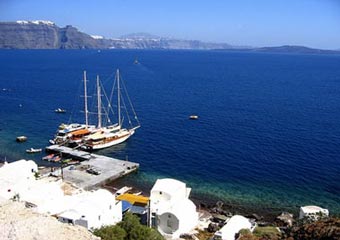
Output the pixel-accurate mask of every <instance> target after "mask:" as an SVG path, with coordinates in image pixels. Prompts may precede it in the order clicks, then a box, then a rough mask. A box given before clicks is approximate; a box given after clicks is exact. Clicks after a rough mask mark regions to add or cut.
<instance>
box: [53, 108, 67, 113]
mask: <svg viewBox="0 0 340 240" xmlns="http://www.w3.org/2000/svg"><path fill="white" fill-rule="evenodd" d="M54 111H55V112H56V113H66V110H65V109H62V108H57V109H55V110H54Z"/></svg>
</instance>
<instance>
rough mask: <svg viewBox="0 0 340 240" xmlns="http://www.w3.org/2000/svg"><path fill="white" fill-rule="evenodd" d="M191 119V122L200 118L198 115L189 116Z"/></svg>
mask: <svg viewBox="0 0 340 240" xmlns="http://www.w3.org/2000/svg"><path fill="white" fill-rule="evenodd" d="M189 119H191V120H197V119H198V116H197V115H191V116H189Z"/></svg>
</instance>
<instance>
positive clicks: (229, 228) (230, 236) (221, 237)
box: [213, 215, 255, 240]
mask: <svg viewBox="0 0 340 240" xmlns="http://www.w3.org/2000/svg"><path fill="white" fill-rule="evenodd" d="M254 228H255V225H254V224H252V223H251V222H250V221H249V219H248V218H245V217H243V216H241V215H235V216H232V217H231V218H230V219H229V220H228V222H227V224H226V225H224V226H223V227H222V228H221V229H220V230H219V231H217V232H216V233H215V234H214V237H213V239H214V240H215V239H216V240H217V239H218V240H235V239H236V237H235V236H236V234H237V233H238V232H239V231H240V230H241V229H249V230H250V231H251V232H252V231H253V230H254Z"/></svg>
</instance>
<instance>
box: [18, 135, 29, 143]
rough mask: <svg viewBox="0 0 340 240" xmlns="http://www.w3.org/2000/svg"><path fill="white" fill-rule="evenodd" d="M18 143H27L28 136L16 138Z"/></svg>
mask: <svg viewBox="0 0 340 240" xmlns="http://www.w3.org/2000/svg"><path fill="white" fill-rule="evenodd" d="M16 141H17V142H26V141H27V137H26V136H19V137H17V138H16Z"/></svg>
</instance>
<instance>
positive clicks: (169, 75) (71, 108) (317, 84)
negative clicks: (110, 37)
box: [0, 50, 340, 214]
mask: <svg viewBox="0 0 340 240" xmlns="http://www.w3.org/2000/svg"><path fill="white" fill-rule="evenodd" d="M136 57H137V58H138V61H139V62H140V64H138V65H136V64H134V63H133V62H134V60H135V58H136ZM0 62H1V64H0V155H1V158H2V159H4V158H5V157H6V159H9V160H17V159H21V158H25V159H32V158H33V159H34V160H36V161H37V162H38V163H43V162H42V161H41V160H40V158H41V157H42V155H40V154H38V155H29V154H26V153H25V149H27V148H29V147H35V148H38V147H44V146H46V145H48V140H49V139H51V138H52V136H53V135H54V133H55V131H56V129H57V127H58V125H59V124H60V123H67V122H75V121H78V122H84V117H83V113H82V112H81V110H82V108H83V106H82V101H83V100H82V99H81V98H80V95H82V74H83V70H86V71H87V73H88V78H89V83H88V84H89V86H91V85H92V84H94V82H95V77H96V75H97V74H99V75H100V77H101V79H104V80H105V79H106V78H107V77H108V76H110V75H111V74H112V73H113V72H115V70H116V69H117V68H119V69H120V70H121V74H122V77H123V79H124V81H125V84H126V87H127V89H128V92H129V95H130V98H131V100H132V102H133V104H134V107H135V109H136V111H137V114H138V117H139V120H140V122H141V125H142V127H141V128H140V129H138V130H137V132H136V134H135V135H134V136H133V137H131V138H130V139H129V140H128V141H127V142H125V143H123V144H121V145H118V146H116V147H112V148H110V149H106V150H103V151H100V152H99V153H101V154H106V155H109V156H112V157H117V158H121V159H125V158H126V156H128V159H129V160H131V161H136V162H138V163H140V166H141V167H140V171H139V172H138V174H136V175H132V176H130V178H133V181H136V182H141V183H145V184H149V185H152V183H153V182H154V181H155V180H156V179H157V178H159V177H172V178H177V179H179V180H182V181H185V182H186V183H187V184H188V185H189V186H190V187H192V188H193V192H194V193H196V194H206V195H209V196H214V197H216V199H222V200H223V201H226V202H233V203H237V204H240V205H242V204H244V205H253V206H257V207H259V208H260V207H274V208H282V209H290V208H291V209H293V208H296V207H297V206H300V205H307V204H316V205H320V206H323V207H326V208H329V210H330V212H331V213H338V214H339V213H340V56H339V55H301V54H299V55H294V54H268V53H266V54H264V53H238V52H222V51H131V50H102V51H100V52H98V51H96V50H79V51H78V50H51V51H49V50H41V51H40V50H2V51H0ZM58 107H61V108H65V109H66V110H67V113H66V114H56V113H55V112H54V109H56V108H58ZM193 114H195V115H198V116H199V119H198V120H197V121H191V120H188V117H189V116H190V115H193ZM19 135H26V136H27V137H28V141H27V142H25V143H21V144H19V143H16V142H15V138H16V136H19Z"/></svg>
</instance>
